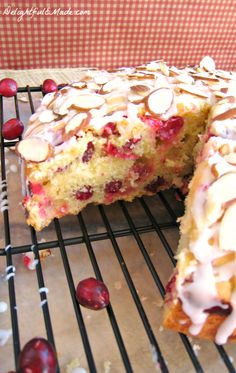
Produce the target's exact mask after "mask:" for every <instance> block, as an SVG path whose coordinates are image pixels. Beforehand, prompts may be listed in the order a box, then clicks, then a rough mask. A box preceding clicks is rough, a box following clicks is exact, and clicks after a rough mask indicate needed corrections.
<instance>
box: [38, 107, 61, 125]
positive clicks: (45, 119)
mask: <svg viewBox="0 0 236 373" xmlns="http://www.w3.org/2000/svg"><path fill="white" fill-rule="evenodd" d="M56 117H57V116H56V115H55V114H53V112H52V111H51V110H44V111H42V113H40V114H39V120H40V122H41V123H50V122H52V121H53V120H54V119H55V118H56Z"/></svg>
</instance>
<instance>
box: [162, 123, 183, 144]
mask: <svg viewBox="0 0 236 373" xmlns="http://www.w3.org/2000/svg"><path fill="white" fill-rule="evenodd" d="M183 125H184V120H183V118H181V117H172V118H170V119H168V120H167V121H166V122H163V125H162V126H161V127H160V129H159V131H158V136H159V137H160V139H161V140H162V141H171V140H173V139H174V138H175V136H176V135H177V134H178V133H179V131H180V130H181V128H182V127H183Z"/></svg>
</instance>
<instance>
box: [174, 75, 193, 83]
mask: <svg viewBox="0 0 236 373" xmlns="http://www.w3.org/2000/svg"><path fill="white" fill-rule="evenodd" d="M176 80H177V82H179V83H186V84H192V83H194V79H193V78H192V77H191V76H190V75H188V74H179V75H176Z"/></svg>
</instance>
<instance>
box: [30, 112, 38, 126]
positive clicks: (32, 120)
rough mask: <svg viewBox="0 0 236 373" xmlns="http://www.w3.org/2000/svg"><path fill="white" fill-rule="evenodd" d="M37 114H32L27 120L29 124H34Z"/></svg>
mask: <svg viewBox="0 0 236 373" xmlns="http://www.w3.org/2000/svg"><path fill="white" fill-rule="evenodd" d="M38 117H39V113H34V114H32V115H31V116H30V118H29V124H34V122H35V121H36V120H37V119H38Z"/></svg>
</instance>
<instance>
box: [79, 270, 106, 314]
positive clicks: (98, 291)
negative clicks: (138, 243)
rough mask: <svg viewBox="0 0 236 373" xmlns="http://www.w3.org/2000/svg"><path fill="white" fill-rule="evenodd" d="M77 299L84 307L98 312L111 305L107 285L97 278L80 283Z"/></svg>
mask: <svg viewBox="0 0 236 373" xmlns="http://www.w3.org/2000/svg"><path fill="white" fill-rule="evenodd" d="M76 298H77V300H78V302H79V304H81V305H82V306H84V307H86V308H89V309H91V310H94V311H97V310H101V309H103V308H105V307H106V306H108V304H109V303H110V296H109V291H108V289H107V287H106V285H105V284H104V283H103V282H102V281H99V280H97V279H95V278H92V277H90V278H86V279H85V280H82V281H80V282H79V284H78V286H77V289H76Z"/></svg>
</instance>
